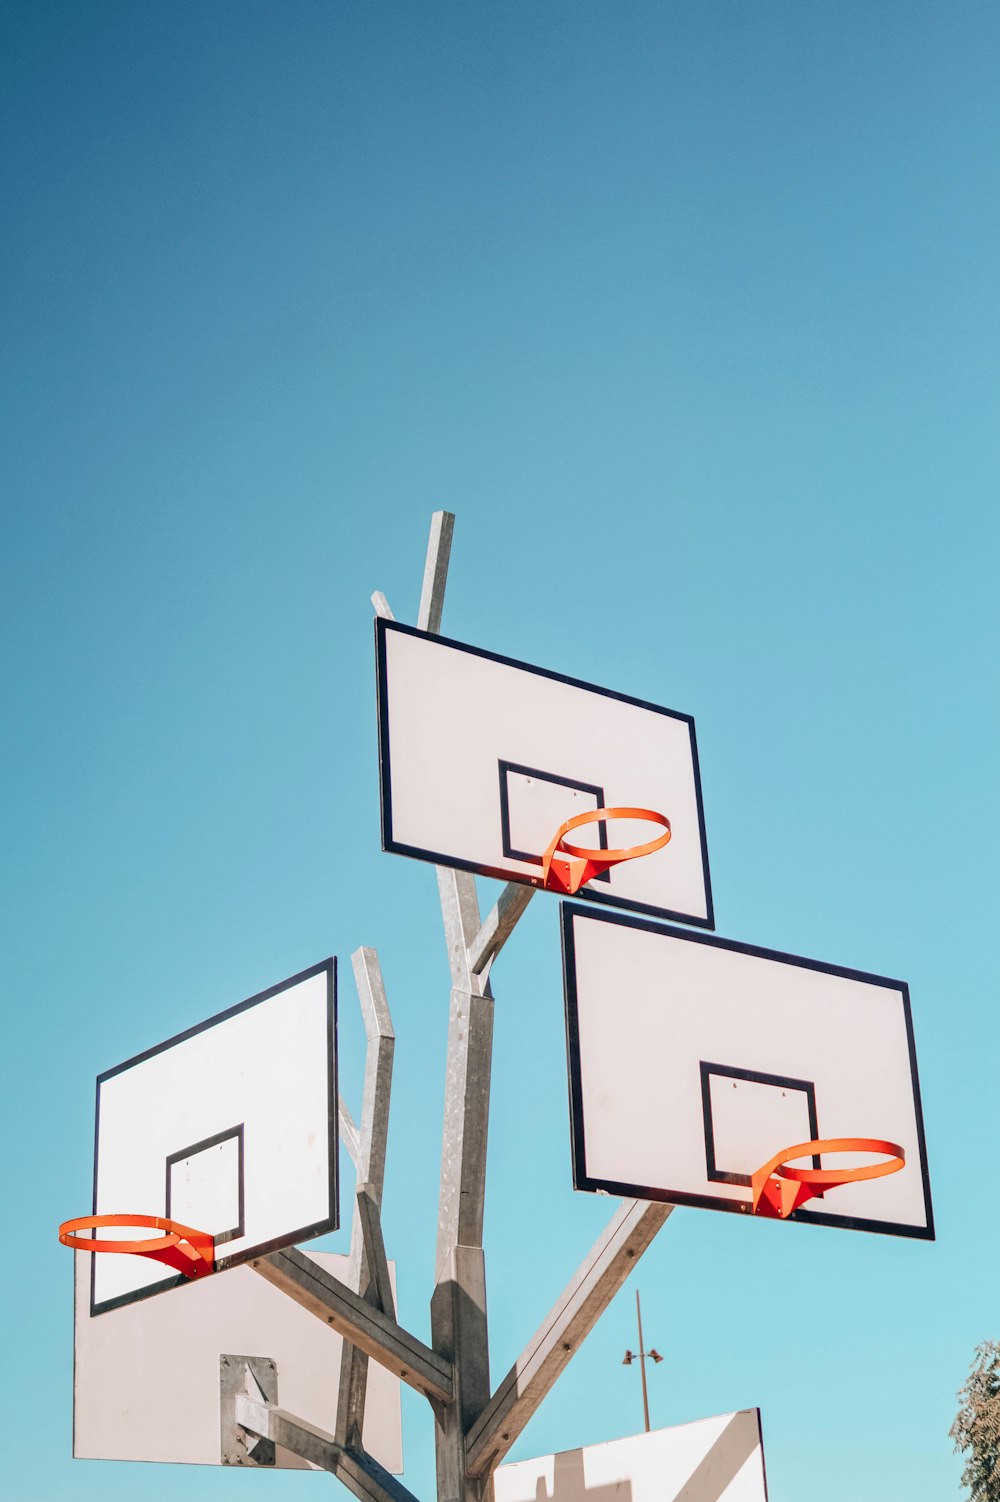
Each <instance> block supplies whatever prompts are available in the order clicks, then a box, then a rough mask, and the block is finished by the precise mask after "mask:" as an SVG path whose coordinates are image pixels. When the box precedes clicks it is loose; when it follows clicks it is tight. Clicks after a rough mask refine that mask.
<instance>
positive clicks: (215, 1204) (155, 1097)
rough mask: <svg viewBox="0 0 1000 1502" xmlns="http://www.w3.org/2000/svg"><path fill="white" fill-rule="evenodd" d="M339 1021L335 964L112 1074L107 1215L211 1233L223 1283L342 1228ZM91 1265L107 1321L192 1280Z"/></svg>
mask: <svg viewBox="0 0 1000 1502" xmlns="http://www.w3.org/2000/svg"><path fill="white" fill-rule="evenodd" d="M336 1015H337V1013H336V962H335V961H334V960H332V959H330V960H324V961H323V963H322V964H320V965H316V966H314V967H313V968H312V969H310V970H305V971H303V972H302V973H301V974H300V975H296V976H293V977H292V978H291V979H290V980H287V981H282V982H281V984H280V985H277V986H272V987H271V988H270V989H269V990H267V991H263V992H261V993H260V995H258V996H251V997H250V998H249V999H248V1000H247V1001H243V1002H240V1003H239V1004H238V1005H237V1006H234V1007H230V1008H229V1009H228V1010H227V1011H225V1012H221V1013H219V1015H218V1016H215V1017H211V1018H209V1019H208V1021H207V1022H202V1023H200V1024H199V1025H198V1026H197V1027H193V1028H190V1029H189V1030H188V1031H187V1032H185V1033H181V1034H180V1035H179V1036H178V1037H175V1038H171V1039H169V1040H168V1041H167V1042H166V1043H161V1044H159V1045H158V1046H157V1047H156V1048H151V1049H149V1050H148V1051H147V1052H146V1053H142V1054H139V1055H138V1057H137V1058H134V1059H129V1060H128V1061H127V1063H125V1064H120V1065H118V1067H117V1068H115V1069H109V1070H108V1071H107V1072H106V1073H104V1074H102V1075H100V1076H99V1078H98V1081H97V1122H96V1129H95V1143H94V1214H95V1215H107V1214H118V1213H121V1214H126V1215H127V1214H144V1215H164V1216H167V1217H168V1218H170V1219H172V1220H177V1221H180V1222H181V1223H182V1224H184V1225H190V1226H193V1227H194V1228H195V1229H196V1230H199V1231H208V1232H210V1233H211V1234H212V1235H213V1236H214V1237H215V1238H216V1254H215V1262H216V1268H217V1270H218V1271H219V1272H221V1271H224V1270H225V1269H227V1268H231V1267H235V1266H236V1265H237V1264H238V1263H241V1262H246V1261H247V1260H248V1259H249V1258H251V1257H254V1256H259V1255H260V1254H261V1253H262V1252H268V1251H274V1250H276V1249H277V1248H278V1247H284V1246H291V1245H293V1244H294V1243H297V1242H301V1241H306V1240H308V1239H309V1238H310V1237H312V1236H320V1235H322V1234H323V1233H324V1232H326V1231H333V1230H336V1228H337V1224H338V1221H337V1055H336V1034H337V1029H336ZM100 1234H103V1235H104V1236H105V1237H107V1238H108V1239H111V1240H125V1239H137V1238H141V1237H143V1236H147V1237H148V1236H149V1235H150V1233H149V1232H148V1231H122V1232H121V1233H119V1232H110V1231H105V1232H103V1233H100ZM154 1234H155V1233H154ZM91 1260H92V1263H93V1268H92V1282H93V1288H92V1292H91V1308H92V1311H93V1313H95V1314H100V1313H103V1312H105V1311H107V1310H110V1309H114V1308H117V1307H118V1306H119V1305H121V1304H124V1303H129V1302H131V1301H132V1300H135V1299H141V1298H146V1297H147V1296H148V1295H149V1294H154V1293H160V1292H162V1291H163V1290H165V1289H168V1288H175V1287H177V1286H179V1285H180V1284H182V1283H185V1282H186V1281H187V1280H186V1279H185V1278H184V1276H183V1275H182V1274H180V1273H175V1272H173V1271H172V1270H171V1269H170V1268H167V1267H165V1266H164V1265H163V1264H162V1263H160V1262H155V1261H152V1260H150V1259H149V1258H147V1257H141V1256H134V1255H127V1256H126V1255H122V1256H119V1255H116V1254H114V1253H111V1254H102V1255H99V1256H95V1257H93V1258H92V1259H91ZM206 1281H207V1282H212V1281H214V1277H213V1278H209V1279H206Z"/></svg>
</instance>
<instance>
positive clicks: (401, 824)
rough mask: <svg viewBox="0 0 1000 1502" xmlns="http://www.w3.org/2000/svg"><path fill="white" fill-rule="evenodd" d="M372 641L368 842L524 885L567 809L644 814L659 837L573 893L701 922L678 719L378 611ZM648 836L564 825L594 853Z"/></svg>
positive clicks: (700, 822) (641, 829)
mask: <svg viewBox="0 0 1000 1502" xmlns="http://www.w3.org/2000/svg"><path fill="white" fill-rule="evenodd" d="M375 641H376V671H377V679H378V714H379V770H380V782H381V795H382V848H383V849H384V850H388V851H392V852H394V853H395V854H397V855H409V856H414V857H416V859H418V860H426V861H433V862H434V863H435V864H436V865H442V866H452V867H455V868H457V869H459V870H463V871H474V872H476V873H478V874H479V875H482V876H492V877H497V878H499V879H500V880H504V881H522V882H530V883H532V884H535V885H537V884H538V881H539V877H540V872H541V864H542V855H543V853H544V851H545V850H546V849H547V847H548V846H549V844H550V842H551V840H552V839H553V837H554V835H555V833H556V831H557V830H558V828H559V826H560V824H562V823H564V822H565V821H566V820H567V819H569V818H571V817H573V815H575V814H579V813H588V812H592V811H593V810H595V809H597V808H601V807H604V808H635V809H647V810H652V811H653V813H655V814H660V815H662V816H664V817H665V818H666V819H668V820H669V821H670V829H671V837H670V841H669V843H668V844H667V845H665V846H664V847H663V848H662V849H659V850H657V851H655V852H653V853H651V854H649V855H646V856H643V857H642V858H640V859H635V860H629V861H625V862H623V863H621V864H619V865H615V866H613V867H612V868H611V870H609V871H606V872H602V873H601V876H600V877H599V878H598V877H595V878H594V879H593V880H592V881H590V882H589V883H588V884H587V885H586V886H585V887H584V888H583V889H582V890H581V891H580V892H579V894H578V895H579V897H580V899H581V900H583V901H587V902H595V903H611V904H614V905H615V906H617V907H625V908H631V909H633V910H634V911H636V912H642V913H650V914H653V915H655V916H657V917H665V918H678V919H680V920H681V921H682V922H684V923H691V924H693V925H694V926H695V927H699V928H712V927H713V925H714V921H715V920H714V915H713V909H712V892H711V882H710V879H709V871H708V847H707V843H706V839H705V820H704V812H703V808H702V796H701V778H700V774H699V770H698V751H697V745H696V741H695V732H694V721H693V720H692V718H691V716H690V715H686V714H681V713H679V712H678V711H677V710H673V709H666V708H665V707H664V706H662V705H659V704H650V703H648V702H647V701H645V700H643V699H635V698H632V697H630V696H629V695H627V694H620V693H616V692H614V691H613V690H611V689H605V688H598V687H597V686H596V685H594V684H592V683H583V682H581V681H580V680H579V679H576V678H567V677H565V676H564V675H563V674H560V673H553V672H549V671H547V670H546V669H543V668H538V667H532V666H531V665H530V664H529V663H524V662H517V661H515V660H514V659H513V658H509V657H501V656H499V655H498V654H496V653H494V652H485V651H482V650H480V649H479V648H477V647H470V646H467V645H466V644H464V643H462V642H457V641H452V640H450V639H449V638H446V637H442V636H434V635H431V634H429V633H428V632H425V631H417V630H415V629H414V628H413V627H412V626H404V625H402V624H400V622H398V621H388V620H384V619H382V618H381V617H380V618H378V619H377V620H376V622H375ZM649 839H650V827H649V822H648V821H646V822H640V821H639V820H631V821H628V820H622V821H620V822H616V823H615V824H614V825H613V826H612V828H611V831H610V833H609V831H608V828H607V825H606V824H597V823H590V824H585V825H583V826H581V827H580V828H579V829H575V830H574V831H573V842H574V843H575V844H577V845H579V846H580V847H582V848H587V849H594V850H601V849H605V850H606V849H608V848H609V846H610V847H612V848H615V849H617V848H622V847H628V846H633V845H639V844H645V843H647V842H648V841H649Z"/></svg>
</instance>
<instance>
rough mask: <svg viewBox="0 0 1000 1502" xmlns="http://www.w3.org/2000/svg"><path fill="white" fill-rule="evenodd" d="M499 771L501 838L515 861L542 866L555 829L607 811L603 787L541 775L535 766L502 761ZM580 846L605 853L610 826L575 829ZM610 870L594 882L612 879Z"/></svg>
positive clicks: (595, 878)
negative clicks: (599, 809)
mask: <svg viewBox="0 0 1000 1502" xmlns="http://www.w3.org/2000/svg"><path fill="white" fill-rule="evenodd" d="M497 765H498V769H499V772H500V834H501V844H502V846H503V853H504V855H506V856H509V857H510V858H511V859H512V860H516V861H530V862H531V864H532V865H533V866H540V865H541V864H542V856H543V855H544V853H545V850H546V849H547V848H548V845H549V843H550V841H551V839H552V834H553V831H554V830H556V829H558V827H559V825H560V824H563V823H565V821H566V820H567V819H572V818H573V817H574V815H576V814H582V813H587V812H592V811H593V810H595V809H598V808H607V806H608V803H607V797H606V795H605V792H604V789H603V788H602V787H595V786H594V785H593V784H591V783H589V782H577V781H575V780H574V779H573V778H572V777H560V776H559V775H558V773H556V772H542V771H539V769H538V768H537V767H518V766H514V765H513V764H512V763H511V762H509V761H500V762H498V764H497ZM574 836H575V837H576V838H577V843H578V844H579V845H580V846H581V848H585V847H590V848H592V849H594V850H607V848H608V827H607V825H606V824H589V825H587V824H585V825H583V826H582V827H581V828H580V829H578V830H575V831H574ZM610 879H611V872H610V871H601V872H600V873H599V874H598V875H596V876H594V877H592V878H591V880H592V881H604V882H607V881H610Z"/></svg>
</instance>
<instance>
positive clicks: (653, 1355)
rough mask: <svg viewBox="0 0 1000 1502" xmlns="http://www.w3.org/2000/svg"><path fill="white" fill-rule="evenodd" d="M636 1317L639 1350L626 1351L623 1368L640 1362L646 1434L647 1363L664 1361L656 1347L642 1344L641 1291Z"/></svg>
mask: <svg viewBox="0 0 1000 1502" xmlns="http://www.w3.org/2000/svg"><path fill="white" fill-rule="evenodd" d="M635 1317H636V1321H637V1323H638V1326H639V1350H638V1351H637V1352H636V1351H626V1352H625V1357H624V1360H623V1361H622V1366H631V1365H632V1363H633V1361H638V1363H639V1372H640V1374H641V1376H642V1416H643V1419H644V1420H645V1423H646V1433H647V1434H648V1433H649V1393H648V1392H647V1391H646V1361H647V1359H651V1360H653V1361H655V1362H656V1363H657V1365H659V1363H660V1362H661V1361H662V1360H663V1357H662V1356H661V1355H660V1353H659V1351H658V1350H657V1349H656V1347H655V1346H650V1348H649V1350H648V1351H647V1350H646V1349H645V1347H644V1346H643V1343H642V1306H641V1304H640V1303H639V1290H638V1288H637V1289H636V1291H635Z"/></svg>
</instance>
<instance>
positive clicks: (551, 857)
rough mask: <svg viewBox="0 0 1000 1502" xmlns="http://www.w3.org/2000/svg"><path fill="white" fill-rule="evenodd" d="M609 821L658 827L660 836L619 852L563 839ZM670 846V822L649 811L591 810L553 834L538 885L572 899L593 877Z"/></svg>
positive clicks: (662, 816)
mask: <svg viewBox="0 0 1000 1502" xmlns="http://www.w3.org/2000/svg"><path fill="white" fill-rule="evenodd" d="M610 819H639V820H642V821H643V822H648V823H650V824H659V825H661V827H662V829H663V833H662V834H661V835H658V836H657V838H656V839H655V840H649V841H647V842H646V844H644V845H628V846H626V847H625V848H623V849H621V850H594V849H593V848H592V847H590V846H588V845H571V844H570V843H569V841H568V840H567V839H566V836H567V835H568V834H569V832H570V830H572V829H579V828H581V826H582V825H584V824H605V823H607V822H608V821H609V820H610ZM669 843H670V820H669V819H668V818H666V817H665V816H664V815H663V814H658V813H655V812H654V811H653V809H651V808H591V809H588V810H587V811H586V813H582V814H574V816H573V818H572V819H567V820H566V822H565V823H564V824H560V826H559V828H558V829H557V830H556V832H555V834H554V836H553V837H552V840H551V842H550V844H549V847H548V849H547V850H546V852H545V854H544V855H543V856H542V879H541V882H540V883H539V884H540V885H541V886H543V887H547V888H548V889H549V891H551V892H561V893H563V895H564V896H567V897H572V896H573V894H574V892H578V891H579V890H580V888H581V887H582V886H584V885H585V884H586V883H587V882H588V881H590V880H591V879H592V878H593V877H594V876H599V875H601V873H602V872H604V871H610V869H611V867H612V866H617V865H620V864H621V862H622V861H634V860H638V859H639V857H640V856H643V855H652V854H653V852H654V851H655V850H662V849H663V847H664V845H668V844H669Z"/></svg>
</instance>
